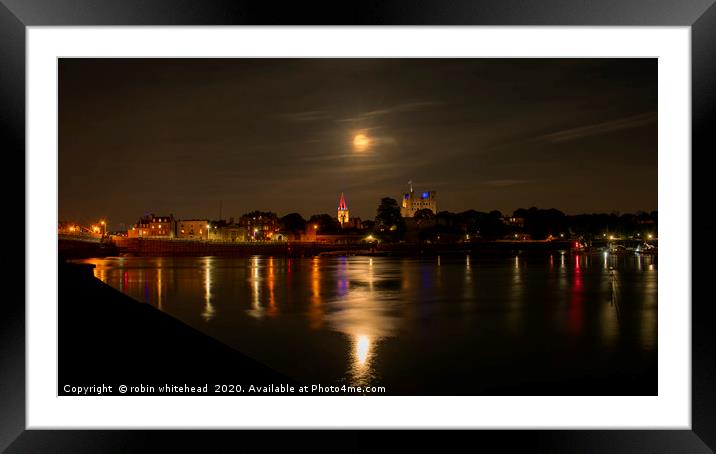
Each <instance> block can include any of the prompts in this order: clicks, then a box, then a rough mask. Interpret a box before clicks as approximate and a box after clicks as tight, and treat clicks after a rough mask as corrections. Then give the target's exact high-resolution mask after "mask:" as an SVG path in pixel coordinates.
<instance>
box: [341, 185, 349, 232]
mask: <svg viewBox="0 0 716 454" xmlns="http://www.w3.org/2000/svg"><path fill="white" fill-rule="evenodd" d="M349 220H350V213H349V211H348V204H346V198H345V197H344V196H343V193H342V192H341V199H340V200H339V201H338V222H339V223H340V224H341V226H342V225H344V224H347V223H348V221H349Z"/></svg>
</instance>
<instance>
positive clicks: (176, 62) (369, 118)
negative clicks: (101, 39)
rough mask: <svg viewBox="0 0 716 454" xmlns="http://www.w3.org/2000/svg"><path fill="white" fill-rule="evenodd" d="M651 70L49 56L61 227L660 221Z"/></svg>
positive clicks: (643, 62)
mask: <svg viewBox="0 0 716 454" xmlns="http://www.w3.org/2000/svg"><path fill="white" fill-rule="evenodd" d="M656 120H657V60H656V59H145V60H141V59H137V60H134V59H61V60H60V62H59V218H60V220H61V221H64V220H68V221H70V220H72V221H78V222H87V223H89V222H92V221H95V220H97V219H99V218H106V219H108V220H109V221H110V228H112V229H117V228H120V227H121V223H124V224H125V225H124V227H125V228H126V227H127V226H128V225H130V224H131V223H134V222H136V221H137V219H138V218H139V217H140V216H141V215H142V214H144V213H148V212H154V213H156V214H168V213H173V214H174V216H175V217H177V218H209V219H217V218H218V217H219V209H220V206H221V207H222V214H223V217H224V218H229V217H231V216H233V217H235V218H237V219H238V217H239V216H241V214H243V213H245V212H248V211H251V210H255V209H258V210H263V211H274V212H276V213H278V214H279V216H282V215H285V214H288V213H290V212H294V211H297V212H299V213H301V214H302V215H303V216H304V217H306V218H308V217H309V216H310V215H311V214H317V213H329V214H332V215H334V216H335V214H336V213H335V212H336V207H337V204H338V198H339V196H340V193H341V192H345V194H346V200H347V202H348V208H349V209H350V210H351V215H352V216H360V217H362V218H363V219H367V218H370V219H372V218H373V217H374V216H375V210H376V207H377V205H378V203H379V201H380V198H381V197H386V196H390V197H393V198H395V199H399V197H400V195H401V193H402V192H404V191H406V190H407V188H408V184H407V183H408V181H409V180H412V181H413V183H414V187H415V190H416V191H423V190H435V191H437V198H438V209H439V210H441V211H442V210H448V211H464V210H467V209H470V208H473V209H476V210H479V211H490V210H493V209H498V210H501V211H502V212H503V213H505V214H507V213H512V211H513V210H515V209H517V208H521V207H523V208H529V207H531V206H537V207H538V208H557V209H560V210H562V211H564V212H565V213H567V214H577V213H593V212H613V211H618V212H622V213H625V212H636V211H637V210H644V211H651V210H655V209H657V121H656Z"/></svg>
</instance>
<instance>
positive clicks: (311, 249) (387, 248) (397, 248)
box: [59, 238, 573, 259]
mask: <svg viewBox="0 0 716 454" xmlns="http://www.w3.org/2000/svg"><path fill="white" fill-rule="evenodd" d="M572 246H573V244H572V242H570V241H470V242H458V243H373V244H369V243H365V242H363V243H321V242H245V243H230V242H213V241H187V240H176V239H157V238H151V239H150V238H132V239H122V240H117V241H116V242H113V243H97V242H95V243H91V242H82V241H71V240H65V239H60V240H59V251H60V257H61V258H70V259H71V258H91V257H109V256H134V257H202V256H217V257H222V256H223V257H240V256H254V255H266V256H274V257H314V256H317V255H375V256H421V255H428V256H431V255H432V256H437V255H449V254H465V253H486V254H490V253H498V254H499V253H507V254H514V253H521V252H556V251H569V250H570V249H571V247H572Z"/></svg>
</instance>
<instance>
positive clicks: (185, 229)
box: [177, 219, 209, 240]
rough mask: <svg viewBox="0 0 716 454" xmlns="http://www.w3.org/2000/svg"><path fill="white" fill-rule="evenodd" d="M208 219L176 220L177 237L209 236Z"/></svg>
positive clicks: (200, 238)
mask: <svg viewBox="0 0 716 454" xmlns="http://www.w3.org/2000/svg"><path fill="white" fill-rule="evenodd" d="M208 225H209V220H208V219H181V220H179V221H177V238H186V239H194V240H206V239H208V238H209V229H208Z"/></svg>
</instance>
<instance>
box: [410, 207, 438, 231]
mask: <svg viewBox="0 0 716 454" xmlns="http://www.w3.org/2000/svg"><path fill="white" fill-rule="evenodd" d="M413 219H415V222H416V223H417V224H418V227H421V226H424V225H429V224H431V223H432V222H433V221H434V220H435V213H433V210H431V209H430V208H423V209H420V210H418V211H416V212H415V214H414V215H413Z"/></svg>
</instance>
